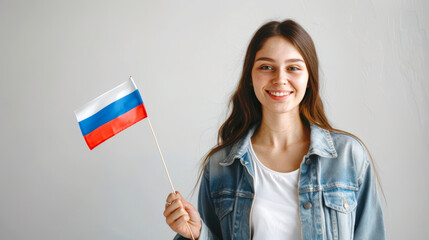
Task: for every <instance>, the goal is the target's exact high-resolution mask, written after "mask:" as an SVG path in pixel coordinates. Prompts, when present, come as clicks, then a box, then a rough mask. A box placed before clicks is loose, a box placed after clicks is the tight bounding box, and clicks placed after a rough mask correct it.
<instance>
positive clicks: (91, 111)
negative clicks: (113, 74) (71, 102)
mask: <svg viewBox="0 0 429 240" xmlns="http://www.w3.org/2000/svg"><path fill="white" fill-rule="evenodd" d="M75 114H76V118H77V121H78V122H79V126H80V130H81V131H82V135H83V137H84V138H85V141H86V143H87V144H88V147H89V148H90V149H91V150H92V149H94V148H95V147H97V146H98V145H99V144H101V143H102V142H104V141H106V140H107V139H109V138H111V137H112V136H114V135H115V134H117V133H119V132H121V131H122V130H124V129H126V128H128V127H130V126H132V125H133V124H135V123H137V122H138V121H140V120H142V119H144V118H146V117H147V113H146V109H145V107H144V105H143V100H142V98H141V96H140V93H139V90H138V89H137V86H136V84H135V83H134V81H133V79H132V78H131V77H130V78H129V80H128V81H126V82H124V83H122V84H121V85H119V86H117V87H115V88H114V89H112V90H110V91H108V92H106V93H104V94H103V95H101V96H99V97H97V98H95V99H94V100H92V101H90V102H88V103H87V104H85V105H83V106H82V107H81V108H79V109H77V110H76V111H75Z"/></svg>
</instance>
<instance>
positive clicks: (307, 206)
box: [304, 202, 313, 209]
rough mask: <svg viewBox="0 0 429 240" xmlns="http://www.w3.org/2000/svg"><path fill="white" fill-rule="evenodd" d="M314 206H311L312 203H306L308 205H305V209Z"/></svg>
mask: <svg viewBox="0 0 429 240" xmlns="http://www.w3.org/2000/svg"><path fill="white" fill-rule="evenodd" d="M312 206H313V204H311V202H306V203H305V204H304V208H305V209H310V208H311V207H312Z"/></svg>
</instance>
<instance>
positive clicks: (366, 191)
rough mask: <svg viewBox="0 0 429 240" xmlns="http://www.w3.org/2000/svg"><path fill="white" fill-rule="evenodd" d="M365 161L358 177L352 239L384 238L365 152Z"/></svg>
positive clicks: (376, 194) (381, 219) (378, 239)
mask: <svg viewBox="0 0 429 240" xmlns="http://www.w3.org/2000/svg"><path fill="white" fill-rule="evenodd" d="M365 157H366V161H365V162H364V164H363V170H362V171H361V174H360V175H361V176H360V178H359V183H360V188H359V192H358V199H357V201H358V204H357V209H356V222H355V232H354V239H355V240H360V239H377V240H384V239H386V233H385V229H384V220H383V211H382V208H381V203H380V199H379V195H380V193H379V191H377V188H376V183H375V175H374V170H373V166H372V164H371V161H370V160H369V156H368V155H367V153H366V152H365Z"/></svg>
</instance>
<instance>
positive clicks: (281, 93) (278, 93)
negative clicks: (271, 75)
mask: <svg viewBox="0 0 429 240" xmlns="http://www.w3.org/2000/svg"><path fill="white" fill-rule="evenodd" d="M268 92H269V93H270V94H271V95H274V96H277V97H283V96H286V95H289V94H290V93H291V92H270V91H268Z"/></svg>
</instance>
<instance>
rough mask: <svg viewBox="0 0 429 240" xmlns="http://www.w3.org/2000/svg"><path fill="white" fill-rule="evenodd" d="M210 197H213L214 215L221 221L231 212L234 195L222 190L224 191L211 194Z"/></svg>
mask: <svg viewBox="0 0 429 240" xmlns="http://www.w3.org/2000/svg"><path fill="white" fill-rule="evenodd" d="M212 199H213V204H214V207H215V212H216V215H217V216H218V218H219V220H220V221H222V219H223V218H224V217H225V216H226V215H228V214H229V213H230V212H232V210H233V206H234V202H235V197H234V196H233V194H231V193H230V192H228V191H224V192H220V193H216V194H213V196H212Z"/></svg>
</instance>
